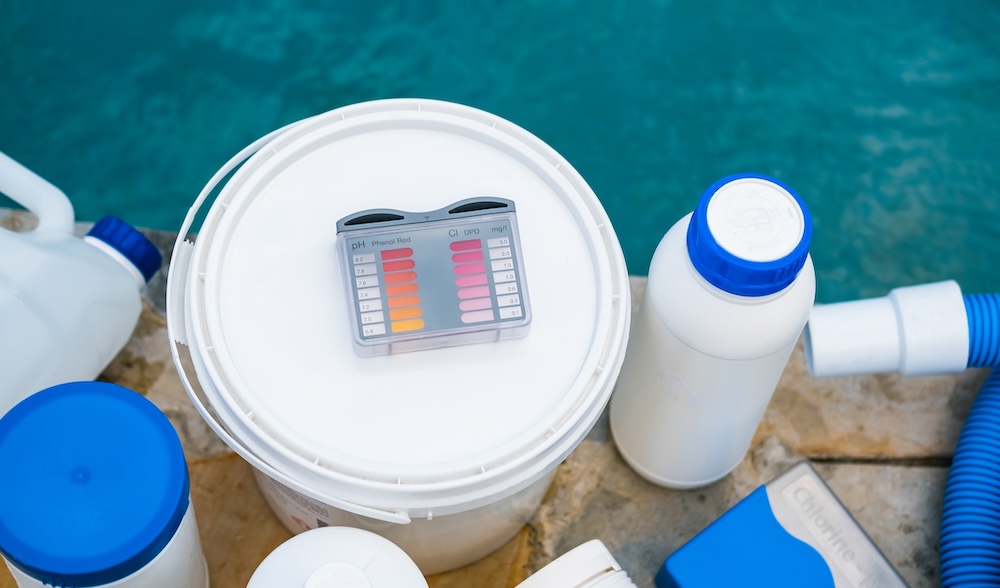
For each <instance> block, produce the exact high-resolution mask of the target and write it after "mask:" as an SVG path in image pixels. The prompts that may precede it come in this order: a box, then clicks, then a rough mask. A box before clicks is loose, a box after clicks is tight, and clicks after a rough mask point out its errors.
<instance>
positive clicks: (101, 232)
mask: <svg viewBox="0 0 1000 588" xmlns="http://www.w3.org/2000/svg"><path fill="white" fill-rule="evenodd" d="M87 236H88V237H94V238H95V239H100V240H101V241H103V242H105V243H107V244H108V245H110V246H111V247H112V248H114V249H115V250H116V251H118V252H119V253H121V254H122V255H124V256H125V258H126V259H128V260H129V261H130V262H131V263H132V265H134V266H135V267H136V269H138V270H139V273H141V274H142V277H143V278H145V280H146V281H147V282H148V281H149V280H150V279H152V277H153V274H155V273H156V272H157V270H159V269H160V265H162V264H163V256H162V255H160V250H159V249H157V248H156V245H154V244H153V242H152V241H150V240H149V239H148V238H146V236H145V235H143V234H142V233H140V232H139V231H138V230H136V228H135V227H133V226H132V225H130V224H128V223H127V222H125V221H123V220H121V219H118V218H115V217H113V216H106V217H104V218H102V219H101V220H99V221H97V222H96V223H94V226H93V227H91V229H90V231H88V232H87Z"/></svg>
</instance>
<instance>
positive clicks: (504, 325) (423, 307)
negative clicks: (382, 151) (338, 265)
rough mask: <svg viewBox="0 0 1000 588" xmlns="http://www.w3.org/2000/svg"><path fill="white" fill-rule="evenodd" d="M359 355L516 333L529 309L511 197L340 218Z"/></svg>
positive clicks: (523, 325) (523, 329) (522, 329)
mask: <svg viewBox="0 0 1000 588" xmlns="http://www.w3.org/2000/svg"><path fill="white" fill-rule="evenodd" d="M338 241H339V244H340V248H341V251H342V259H343V261H344V267H345V270H346V274H347V275H345V279H346V280H347V283H348V284H349V285H350V288H349V299H350V301H351V304H352V312H351V314H352V316H353V317H354V326H355V333H354V339H355V349H356V351H358V353H359V355H381V354H385V353H392V352H396V351H412V350H417V349H427V348H432V347H443V346H451V345H459V344H466V343H473V342H480V341H489V340H497V339H505V338H512V337H518V336H522V335H524V334H525V333H526V332H527V325H528V323H529V320H530V317H529V311H528V304H527V293H526V291H525V281H524V270H523V268H522V265H521V259H520V251H519V245H518V238H517V224H516V218H515V213H514V206H513V202H511V201H509V200H503V199H496V198H489V199H483V198H480V199H470V200H466V201H462V202H459V203H456V204H455V205H452V206H451V207H448V208H446V209H441V210H438V211H433V212H430V213H409V212H403V211H395V210H392V211H390V210H385V209H379V210H371V211H364V212H361V213H358V214H356V215H351V216H350V217H347V218H345V219H342V220H341V221H340V222H339V223H338Z"/></svg>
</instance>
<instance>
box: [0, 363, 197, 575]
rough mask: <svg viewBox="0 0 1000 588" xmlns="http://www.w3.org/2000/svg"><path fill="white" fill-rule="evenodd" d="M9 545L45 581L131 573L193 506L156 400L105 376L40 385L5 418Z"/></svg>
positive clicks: (20, 563)
mask: <svg viewBox="0 0 1000 588" xmlns="http://www.w3.org/2000/svg"><path fill="white" fill-rule="evenodd" d="M0 471H2V472H3V483H2V484H0V552H2V553H3V555H4V557H5V558H7V560H8V561H10V562H11V563H12V564H13V565H15V566H17V567H18V568H19V569H21V570H22V571H24V572H25V573H26V574H28V575H30V576H32V577H34V578H36V579H38V580H39V581H41V582H42V583H47V584H52V585H56V586H95V585H102V584H107V583H110V582H114V581H116V580H119V579H121V578H124V577H126V576H129V575H131V574H132V573H134V572H136V571H137V570H139V569H141V568H142V567H143V566H145V565H146V564H147V563H149V562H150V561H151V560H152V559H153V558H154V557H156V556H157V554H159V553H160V551H161V550H162V549H163V548H164V547H165V546H166V544H167V543H168V542H169V541H170V539H171V538H172V537H173V535H174V532H175V531H176V530H177V528H178V527H179V526H180V523H181V519H182V518H183V517H184V513H185V512H186V510H187V507H188V502H189V499H188V491H189V479H188V473H187V466H186V465H185V463H184V455H183V453H182V450H181V444H180V441H179V440H178V438H177V434H176V432H175V431H174V428H173V426H172V425H171V424H170V421H169V420H167V418H166V416H164V415H163V413H162V412H160V411H159V410H158V409H157V408H156V406H154V405H153V404H152V403H151V402H149V401H148V400H146V399H145V398H143V397H142V396H140V395H139V394H136V393H135V392H132V391H130V390H126V389H125V388H122V387H120V386H116V385H114V384H108V383H102V382H79V383H72V384H63V385H60V386H55V387H52V388H48V389H47V390H43V391H42V392H38V393H37V394H34V395H32V396H29V397H28V398H27V399H25V400H23V401H22V402H21V403H20V404H18V405H17V406H15V407H14V408H13V409H12V410H11V411H10V412H8V413H7V414H6V415H4V417H3V418H2V419H0Z"/></svg>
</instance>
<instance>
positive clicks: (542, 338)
mask: <svg viewBox="0 0 1000 588" xmlns="http://www.w3.org/2000/svg"><path fill="white" fill-rule="evenodd" d="M222 176H223V174H222V173H221V172H220V174H217V177H222ZM208 193H209V187H206V191H205V192H203V195H205V194H208ZM481 195H490V196H496V197H499V198H506V199H509V200H511V201H513V202H514V203H515V204H516V210H517V221H518V225H519V231H520V246H521V251H520V254H521V261H522V262H523V268H524V273H525V275H524V276H523V279H524V280H525V281H526V282H527V284H528V287H529V288H530V290H531V312H532V315H533V319H532V325H531V329H530V332H528V334H527V335H526V336H524V337H523V338H520V339H510V340H503V341H494V342H490V343H477V344H470V345H461V346H454V347H446V348H439V349H430V350H423V351H417V352H411V353H398V354H392V355H385V356H378V357H359V356H358V355H357V354H356V353H355V352H354V349H353V338H352V326H351V320H352V319H351V316H350V313H352V312H353V307H352V306H351V305H352V304H354V302H353V301H351V302H349V301H348V291H349V288H347V287H346V286H345V283H344V280H345V273H344V267H343V264H344V263H345V261H344V260H342V259H340V258H339V257H338V253H337V251H338V250H337V230H336V229H337V226H336V223H337V221H338V220H339V219H342V218H344V217H346V216H348V215H351V214H353V213H355V212H358V211H361V210H366V209H373V208H378V209H397V210H410V211H422V210H435V209H439V208H442V207H444V206H446V205H448V204H450V203H454V202H457V201H460V200H463V199H464V198H468V197H472V196H481ZM203 197H204V196H203ZM197 206H198V204H196V206H195V208H193V209H192V211H191V212H190V213H189V215H188V218H189V220H190V219H192V218H193V217H194V215H195V214H196V212H197V211H196V208H197ZM183 238H184V231H183V230H182V231H181V236H180V238H179V239H178V243H179V244H180V246H181V248H184V247H190V245H187V246H186V245H185V244H184V243H185V242H184V241H183ZM176 255H177V254H176V253H175V256H176ZM181 256H182V257H179V258H178V259H182V258H186V257H188V256H189V257H190V260H189V264H188V265H184V263H181V262H175V264H174V265H172V266H171V269H170V272H171V275H170V280H171V282H172V283H175V286H174V287H172V292H171V296H172V297H175V298H180V296H181V295H182V296H183V299H180V300H176V299H175V300H174V301H173V303H172V304H171V305H169V306H171V307H172V308H173V310H171V309H170V308H168V322H169V323H170V328H171V332H172V334H173V337H174V338H175V339H177V340H184V339H186V340H188V341H187V342H188V343H189V344H190V351H191V354H192V359H193V362H194V365H195V368H196V372H197V381H198V383H200V385H201V387H203V388H204V394H205V397H206V400H207V403H208V404H209V405H210V406H211V411H213V412H214V413H215V414H217V416H218V418H219V420H220V421H221V423H222V425H223V426H224V427H225V429H226V430H227V431H228V432H229V433H231V435H232V437H234V438H235V439H236V440H237V441H236V442H235V443H238V444H242V445H244V446H245V447H246V448H247V450H248V451H250V452H252V453H253V455H254V456H255V457H258V458H259V459H260V460H261V461H263V462H265V463H266V464H268V465H269V466H270V467H273V468H274V469H276V470H278V471H279V472H281V473H282V474H284V475H287V476H288V477H290V478H293V479H295V480H298V481H300V482H301V484H300V485H299V487H300V488H305V489H314V490H315V489H320V490H322V491H324V492H326V493H329V494H333V495H335V496H338V497H340V498H343V499H345V500H350V501H354V502H357V503H360V504H366V505H370V506H373V507H379V508H388V509H402V510H407V511H409V512H410V514H411V515H412V514H418V516H423V515H427V516H431V515H432V514H434V513H441V512H448V511H452V512H455V511H458V510H465V509H467V508H472V507H473V506H475V505H478V504H483V503H486V502H491V501H494V500H497V499H499V498H501V497H503V496H504V495H508V494H512V493H513V492H514V491H516V490H517V489H520V488H523V487H525V486H527V485H528V484H529V483H531V482H532V481H534V480H536V479H538V478H539V477H541V476H542V475H544V473H546V472H547V471H550V470H551V469H552V468H554V467H555V465H557V464H558V462H559V461H561V460H562V458H563V457H565V455H567V454H568V453H569V451H571V450H572V448H573V447H575V446H576V445H577V444H578V443H579V442H580V440H582V438H583V436H584V435H585V434H586V433H587V431H589V430H590V428H591V427H592V426H593V423H594V422H595V421H596V419H597V417H598V416H599V415H600V413H601V411H602V410H603V408H604V405H605V404H606V402H607V399H608V397H609V395H610V393H611V389H612V387H613V384H614V381H615V379H616V378H617V375H618V371H619V369H620V367H621V362H622V360H623V357H624V351H625V341H626V339H627V335H628V326H629V313H630V297H629V291H628V274H627V271H626V269H625V260H624V257H623V255H622V252H621V248H620V246H619V244H618V240H617V238H616V236H615V234H614V231H613V229H612V227H611V224H610V221H609V219H608V217H607V215H606V213H605V211H604V209H603V208H602V207H601V204H600V202H599V201H598V200H597V198H596V196H595V195H594V193H593V192H592V191H591V189H590V188H589V186H587V184H586V183H585V182H584V181H583V179H582V178H581V177H580V176H579V174H578V173H577V172H576V171H575V170H574V169H573V168H572V167H571V166H570V165H569V163H568V162H567V161H566V160H565V159H563V158H562V157H561V156H560V155H558V154H557V153H556V152H555V151H553V150H552V149H551V148H550V147H548V146H547V145H545V144H544V143H543V142H541V141H540V140H539V139H537V138H536V137H534V136H533V135H531V134H529V133H527V132H526V131H524V130H523V129H521V128H520V127H517V126H515V125H513V124H511V123H509V122H507V121H505V120H503V119H501V118H498V117H496V116H494V115H490V114H487V113H485V112H482V111H479V110H476V109H473V108H469V107H465V106H459V105H456V104H451V103H446V102H438V101H432V100H383V101H375V102H369V103H363V104H358V105H354V106H349V107H345V108H341V109H338V110H335V111H332V112H329V113H326V114H324V115H320V116H317V117H314V118H313V119H307V120H306V121H302V122H300V123H298V124H297V125H295V126H294V127H293V128H291V129H289V130H287V131H285V132H282V133H279V134H278V135H277V136H276V137H274V138H273V139H270V140H268V141H267V142H266V145H264V146H263V147H262V148H260V149H259V150H258V151H256V153H255V154H254V155H253V156H252V157H250V158H249V159H248V160H247V161H246V163H244V164H243V165H242V167H241V168H240V169H239V170H238V171H237V172H236V173H235V174H234V175H233V176H232V178H231V179H229V180H228V182H227V183H226V184H225V185H224V186H223V187H222V189H221V190H220V191H219V194H218V196H217V198H216V200H215V202H214V204H213V205H212V207H211V210H210V211H209V213H208V215H207V216H206V220H205V222H204V225H203V227H202V229H201V231H200V232H199V234H198V236H197V240H196V242H195V244H194V246H193V248H191V251H190V253H188V252H184V251H182V252H181ZM441 263H442V264H444V263H448V260H447V258H445V259H442V260H441ZM178 273H180V275H175V274H178ZM177 282H179V283H181V284H182V286H180V287H176V283H177ZM178 292H179V293H180V294H178ZM175 361H176V363H177V364H178V367H179V368H180V369H181V370H183V369H184V366H183V362H182V361H181V360H180V359H178V354H177V353H175ZM189 392H192V396H193V398H195V400H196V403H197V402H198V397H197V393H196V392H195V391H192V390H191V389H190V388H189ZM204 414H206V412H203V415H204ZM231 444H234V443H231ZM244 455H245V456H246V454H245V453H244ZM284 481H286V482H287V481H288V480H284ZM442 509H443V510H442Z"/></svg>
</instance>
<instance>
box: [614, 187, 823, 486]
mask: <svg viewBox="0 0 1000 588" xmlns="http://www.w3.org/2000/svg"><path fill="white" fill-rule="evenodd" d="M811 234H812V223H811V219H810V216H809V212H808V210H807V209H806V207H805V205H804V204H803V202H802V200H801V199H800V198H799V197H798V195H796V194H795V192H793V191H792V189H791V188H789V187H788V186H786V185H784V184H782V183H781V182H779V181H777V180H775V179H772V178H768V177H765V176H760V175H755V174H740V175H735V176H729V177H726V178H723V179H722V180H719V181H718V182H716V183H715V184H713V185H712V186H710V187H709V188H708V189H707V190H706V191H705V192H704V194H702V197H701V200H700V202H699V203H698V206H697V208H696V209H695V210H694V212H693V213H691V214H689V215H687V216H685V217H684V218H682V219H681V220H680V221H678V222H677V223H676V224H675V225H674V226H673V227H672V228H671V229H670V230H669V231H668V232H667V234H666V235H665V236H664V237H663V240H662V241H660V244H659V246H658V247H657V249H656V252H655V253H654V254H653V259H652V262H651V263H650V267H649V278H648V281H647V282H646V291H645V294H644V296H643V300H642V302H641V304H640V307H639V312H638V316H637V317H636V322H635V325H634V326H633V328H632V334H631V337H630V339H629V344H628V351H627V353H626V356H625V364H624V366H623V367H622V372H621V375H620V377H619V379H618V384H617V386H616V388H615V391H614V394H613V395H612V398H611V431H612V434H613V436H614V439H615V443H616V445H617V446H618V449H619V452H620V453H621V455H622V457H623V458H624V459H625V461H626V462H628V464H629V465H630V466H631V467H632V468H633V469H634V470H635V471H636V472H638V473H639V474H640V475H642V476H643V477H644V478H646V479H648V480H650V481H652V482H654V483H657V484H660V485H662V486H667V487H671V488H682V489H683V488H697V487H700V486H705V485H708V484H711V483H712V482H715V481H717V480H719V479H720V478H722V477H724V476H725V475H726V474H728V473H729V472H731V471H732V470H733V469H735V468H736V466H737V465H739V462H740V460H741V459H742V458H743V456H744V455H745V454H746V451H747V449H749V447H750V443H751V441H752V439H753V435H754V432H755V431H756V429H757V426H758V424H759V423H760V420H761V418H762V417H763V415H764V411H765V409H766V408H767V404H768V402H769V401H770V399H771V396H772V394H773V393H774V389H775V388H776V386H777V384H778V380H779V379H780V377H781V374H782V372H783V371H784V368H785V365H786V364H787V363H788V358H789V356H790V355H791V353H792V350H793V348H794V347H795V343H796V341H797V340H798V338H799V335H800V334H801V332H802V329H803V327H804V326H805V324H806V321H807V320H808V317H809V311H810V309H811V308H812V305H813V301H814V299H815V293H816V278H815V272H814V270H813V266H812V260H811V259H810V257H809V240H810V237H811Z"/></svg>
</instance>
